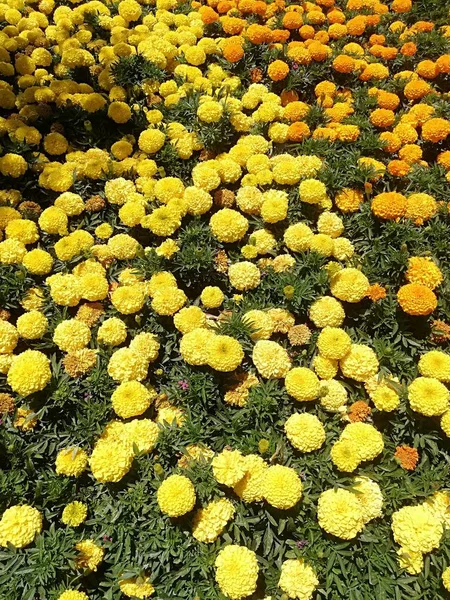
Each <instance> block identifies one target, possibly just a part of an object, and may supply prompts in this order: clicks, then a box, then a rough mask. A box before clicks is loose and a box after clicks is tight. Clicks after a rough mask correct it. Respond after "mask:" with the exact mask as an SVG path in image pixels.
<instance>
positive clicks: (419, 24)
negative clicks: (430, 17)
mask: <svg viewBox="0 0 450 600" xmlns="http://www.w3.org/2000/svg"><path fill="white" fill-rule="evenodd" d="M433 29H434V23H431V22H430V21H416V23H414V24H413V25H412V26H411V31H419V32H420V33H427V32H428V33H429V32H430V31H433Z"/></svg>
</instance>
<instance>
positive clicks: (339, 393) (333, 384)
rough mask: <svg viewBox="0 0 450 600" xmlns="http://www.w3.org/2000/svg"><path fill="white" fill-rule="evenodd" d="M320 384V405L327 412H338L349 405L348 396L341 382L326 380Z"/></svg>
mask: <svg viewBox="0 0 450 600" xmlns="http://www.w3.org/2000/svg"><path fill="white" fill-rule="evenodd" d="M319 383H320V394H319V397H320V404H321V406H323V408H324V409H325V410H328V411H330V412H336V411H338V410H339V409H340V408H341V407H343V406H345V404H347V399H348V394H347V390H346V389H345V387H344V386H343V385H342V383H341V382H340V381H336V380H335V379H324V380H322V381H320V382H319Z"/></svg>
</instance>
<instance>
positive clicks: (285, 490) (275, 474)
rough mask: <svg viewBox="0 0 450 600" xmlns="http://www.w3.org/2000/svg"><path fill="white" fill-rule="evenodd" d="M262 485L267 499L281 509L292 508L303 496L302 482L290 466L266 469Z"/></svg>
mask: <svg viewBox="0 0 450 600" xmlns="http://www.w3.org/2000/svg"><path fill="white" fill-rule="evenodd" d="M262 485H263V488H262V493H263V496H264V498H265V500H266V501H267V502H268V503H269V504H270V505H271V506H274V507H275V508H279V509H281V510H288V509H289V508H292V507H293V506H295V505H296V504H297V502H298V501H299V500H300V498H301V497H302V483H301V481H300V478H299V476H298V475H297V473H296V472H295V471H294V469H291V468H290V467H283V466H282V465H272V466H270V467H269V468H268V469H266V470H265V471H264V477H263V482H262Z"/></svg>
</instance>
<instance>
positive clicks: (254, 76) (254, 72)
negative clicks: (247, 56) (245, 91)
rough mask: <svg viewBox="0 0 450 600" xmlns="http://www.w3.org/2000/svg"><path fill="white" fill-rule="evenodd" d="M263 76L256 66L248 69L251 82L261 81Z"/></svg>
mask: <svg viewBox="0 0 450 600" xmlns="http://www.w3.org/2000/svg"><path fill="white" fill-rule="evenodd" d="M263 76H264V74H263V72H262V71H261V69H258V67H255V68H254V69H250V79H251V80H252V83H259V82H260V81H262V78H263Z"/></svg>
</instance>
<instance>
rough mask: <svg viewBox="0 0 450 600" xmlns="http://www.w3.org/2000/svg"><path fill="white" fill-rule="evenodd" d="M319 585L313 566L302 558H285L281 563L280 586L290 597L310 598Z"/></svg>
mask: <svg viewBox="0 0 450 600" xmlns="http://www.w3.org/2000/svg"><path fill="white" fill-rule="evenodd" d="M318 585H319V580H318V579H317V576H316V574H315V572H314V570H313V568H312V567H311V566H310V565H308V564H307V563H305V561H304V560H303V559H301V558H298V559H293V558H291V559H288V560H285V561H284V563H283V564H282V565H281V573H280V579H279V581H278V587H279V588H281V589H282V590H283V592H284V593H285V594H287V595H288V597H289V598H298V600H310V599H311V598H312V597H313V594H314V591H315V589H316V588H317V586H318Z"/></svg>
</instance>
